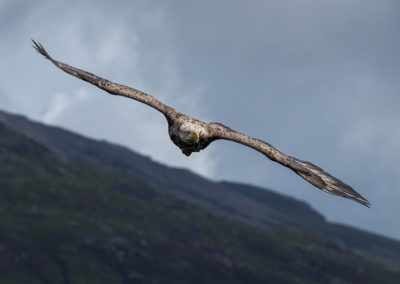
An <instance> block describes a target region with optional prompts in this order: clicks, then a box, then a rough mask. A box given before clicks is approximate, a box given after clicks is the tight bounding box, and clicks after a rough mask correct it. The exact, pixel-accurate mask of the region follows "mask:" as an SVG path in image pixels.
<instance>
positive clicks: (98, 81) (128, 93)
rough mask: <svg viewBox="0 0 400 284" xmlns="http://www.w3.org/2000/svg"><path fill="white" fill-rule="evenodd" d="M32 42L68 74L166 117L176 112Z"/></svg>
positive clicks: (153, 99)
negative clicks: (58, 59)
mask: <svg viewBox="0 0 400 284" xmlns="http://www.w3.org/2000/svg"><path fill="white" fill-rule="evenodd" d="M32 42H33V44H34V46H33V47H34V48H35V49H36V51H37V52H39V53H40V54H42V55H43V56H44V57H45V58H47V59H48V60H50V61H51V62H53V64H54V65H56V66H57V67H58V68H60V69H61V70H63V71H65V72H67V73H68V74H71V75H72V76H75V77H77V78H79V79H82V80H84V81H87V82H89V83H91V84H93V85H95V86H97V87H99V88H100V89H103V90H105V91H106V92H108V93H110V94H113V95H119V96H124V97H128V98H131V99H134V100H137V101H139V102H142V103H145V104H146V105H149V106H151V107H153V108H155V109H157V110H159V111H160V112H162V113H163V114H164V115H165V116H166V117H167V119H168V118H169V117H170V116H171V115H173V114H175V113H176V111H175V110H174V109H173V108H171V107H169V106H167V105H165V104H163V103H162V102H160V101H159V100H157V99H156V98H154V97H153V96H150V95H148V94H146V93H143V92H141V91H139V90H136V89H133V88H130V87H127V86H124V85H120V84H116V83H113V82H110V81H108V80H106V79H103V78H101V77H99V76H96V75H94V74H92V73H89V72H86V71H84V70H81V69H78V68H75V67H73V66H70V65H68V64H65V63H62V62H60V61H57V60H55V59H53V58H52V57H51V56H50V55H49V54H48V53H47V51H46V50H45V49H44V48H43V46H42V45H41V44H40V43H38V42H36V41H34V40H32Z"/></svg>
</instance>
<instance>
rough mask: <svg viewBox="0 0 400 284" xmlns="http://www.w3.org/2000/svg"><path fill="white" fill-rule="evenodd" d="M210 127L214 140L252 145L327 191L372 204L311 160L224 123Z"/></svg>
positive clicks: (212, 124) (367, 204) (213, 124)
mask: <svg viewBox="0 0 400 284" xmlns="http://www.w3.org/2000/svg"><path fill="white" fill-rule="evenodd" d="M210 127H211V132H212V134H211V135H212V137H213V140H217V139H226V140H231V141H234V142H237V143H240V144H243V145H245V146H248V147H251V148H253V149H254V150H257V151H259V152H261V153H262V154H264V155H265V156H267V157H268V158H269V159H271V160H273V161H275V162H278V163H280V164H281V165H283V166H285V167H288V168H289V169H291V170H293V171H294V172H296V173H297V174H298V175H299V176H301V177H302V178H304V179H305V180H306V181H308V182H309V183H311V184H313V185H314V186H316V187H318V188H319V189H321V190H323V191H325V192H327V193H330V194H334V195H339V196H342V197H344V198H348V199H351V200H354V201H356V202H358V203H361V204H362V205H365V206H367V207H370V206H371V204H370V203H369V201H368V200H367V199H365V198H364V197H363V196H362V195H361V194H359V193H358V192H357V191H355V190H354V189H353V188H351V187H350V186H349V185H347V184H345V183H344V182H342V181H341V180H339V179H337V178H335V177H334V176H331V175H330V174H329V173H327V172H325V171H324V170H323V169H321V168H320V167H317V166H316V165H314V164H311V163H310V162H305V161H302V160H299V159H296V158H294V157H291V156H288V155H286V154H284V153H282V152H280V151H278V150H277V149H276V148H275V147H273V146H272V145H271V144H269V143H267V142H264V141H262V140H259V139H255V138H252V137H250V136H247V135H244V134H242V133H239V132H236V131H234V130H232V129H230V128H229V127H226V126H225V125H223V124H220V123H211V124H210Z"/></svg>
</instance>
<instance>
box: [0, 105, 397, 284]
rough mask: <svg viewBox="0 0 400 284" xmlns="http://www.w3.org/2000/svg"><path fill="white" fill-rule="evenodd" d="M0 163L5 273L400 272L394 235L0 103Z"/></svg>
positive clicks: (72, 279)
mask: <svg viewBox="0 0 400 284" xmlns="http://www.w3.org/2000/svg"><path fill="white" fill-rule="evenodd" d="M0 168H1V172H0V213H1V214H0V252H1V256H2V257H1V258H0V279H1V283H266V282H268V281H270V282H272V283H295V282H298V283H304V282H308V283H399V281H400V269H399V263H400V243H399V242H397V241H394V240H391V239H388V238H385V237H381V236H378V235H375V234H371V233H367V232H364V231H361V230H357V229H354V228H351V227H347V226H343V225H338V224H330V223H327V222H326V221H325V220H324V218H323V217H322V216H321V215H320V214H318V213H317V212H316V211H314V210H313V209H312V208H311V207H310V206H309V205H307V204H306V203H304V202H300V201H297V200H295V199H293V198H290V197H286V196H283V195H281V194H277V193H274V192H272V191H269V190H266V189H261V188H257V187H253V186H248V185H243V184H234V183H228V182H219V183H216V182H213V181H210V180H207V179H204V178H202V177H199V176H197V175H195V174H193V173H192V172H190V171H187V170H182V169H175V168H170V167H166V166H164V165H161V164H159V163H156V162H154V161H152V160H151V159H149V158H147V157H144V156H141V155H139V154H137V153H134V152H132V151H130V150H129V149H126V148H124V147H120V146H116V145H113V144H110V143H108V142H104V141H94V140H91V139H88V138H84V137H82V136H79V135H76V134H73V133H71V132H68V131H66V130H63V129H60V128H56V127H48V126H45V125H43V124H40V123H35V122H31V121H29V120H27V119H26V118H24V117H21V116H15V115H11V114H7V113H5V112H0ZM188 185H190V187H188Z"/></svg>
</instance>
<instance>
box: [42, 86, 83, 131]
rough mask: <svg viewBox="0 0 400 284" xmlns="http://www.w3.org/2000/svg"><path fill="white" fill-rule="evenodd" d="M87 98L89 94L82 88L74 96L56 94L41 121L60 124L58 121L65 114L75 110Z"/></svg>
mask: <svg viewBox="0 0 400 284" xmlns="http://www.w3.org/2000/svg"><path fill="white" fill-rule="evenodd" d="M87 98H88V94H87V92H85V89H82V88H81V89H78V90H77V91H76V92H74V93H72V94H66V93H62V92H58V93H55V94H54V96H53V97H52V99H51V101H50V103H49V104H48V105H47V106H46V108H45V110H44V112H43V114H42V116H41V117H40V120H41V121H43V122H44V123H47V124H57V123H60V121H59V120H58V119H59V118H60V116H62V114H63V113H64V112H66V111H68V110H70V109H71V108H73V107H74V105H77V104H79V103H82V102H83V101H84V100H85V99H87Z"/></svg>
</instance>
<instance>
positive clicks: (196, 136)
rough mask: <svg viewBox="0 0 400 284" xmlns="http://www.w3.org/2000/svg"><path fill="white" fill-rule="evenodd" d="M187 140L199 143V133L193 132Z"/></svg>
mask: <svg viewBox="0 0 400 284" xmlns="http://www.w3.org/2000/svg"><path fill="white" fill-rule="evenodd" d="M186 138H187V139H190V140H192V141H194V142H196V143H199V139H200V137H199V133H197V131H193V132H192V133H190V134H189V135H188V136H187V137H186Z"/></svg>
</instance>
